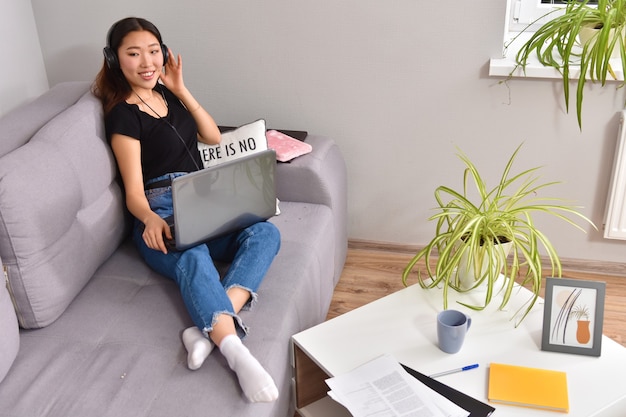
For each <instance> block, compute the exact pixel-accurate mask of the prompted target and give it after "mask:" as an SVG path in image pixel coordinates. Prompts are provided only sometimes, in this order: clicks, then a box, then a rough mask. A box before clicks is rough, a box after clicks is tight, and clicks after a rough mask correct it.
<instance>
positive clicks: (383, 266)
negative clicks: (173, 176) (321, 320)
mask: <svg viewBox="0 0 626 417" xmlns="http://www.w3.org/2000/svg"><path fill="white" fill-rule="evenodd" d="M355 246H356V247H355ZM411 258H412V254H411V253H408V252H407V251H395V250H388V249H371V248H362V247H359V245H351V246H350V248H349V250H348V259H347V261H346V265H345V268H344V271H343V274H342V276H341V279H340V280H339V283H338V284H337V287H336V289H335V293H334V295H333V299H332V302H331V306H330V311H329V312H328V319H330V318H333V317H336V316H338V315H340V314H343V313H346V312H348V311H350V310H352V309H354V308H357V307H360V306H362V305H364V304H367V303H369V302H371V301H374V300H376V299H378V298H381V297H384V296H385V295H388V294H391V293H393V292H395V291H398V290H401V289H402V288H404V285H403V284H402V278H401V276H402V271H403V270H404V267H405V266H406V265H407V263H408V262H409V260H410V259H411ZM565 267H566V266H565V264H564V268H565ZM563 276H564V277H568V278H578V279H585V280H599V281H604V282H606V299H605V309H604V329H603V333H604V334H605V335H606V336H608V337H610V338H611V339H613V340H615V341H617V342H618V343H620V344H622V345H623V346H626V276H624V275H623V274H621V275H608V274H606V275H601V274H596V273H591V272H588V271H586V272H581V271H577V270H573V269H569V270H568V269H564V270H563ZM542 296H543V293H542Z"/></svg>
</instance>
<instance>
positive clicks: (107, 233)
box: [0, 93, 126, 328]
mask: <svg viewBox="0 0 626 417" xmlns="http://www.w3.org/2000/svg"><path fill="white" fill-rule="evenodd" d="M103 137H104V126H103V122H102V106H101V104H100V102H99V101H98V100H97V99H96V98H95V97H94V96H93V95H91V93H87V94H85V95H84V96H83V97H82V98H81V99H80V100H79V101H78V102H77V103H76V104H75V105H73V106H72V107H70V108H69V109H67V110H66V111H64V112H62V113H61V114H59V115H58V116H56V117H55V118H54V119H52V120H51V121H50V122H49V123H47V124H46V125H45V126H44V127H43V128H42V129H40V130H39V131H38V132H37V133H36V134H35V135H34V136H33V137H32V139H31V140H30V141H29V142H28V143H27V144H26V145H24V146H22V147H20V148H19V149H17V150H15V151H13V152H11V153H9V154H7V155H5V156H3V157H2V158H0V256H1V257H2V261H3V264H4V267H5V268H6V269H7V272H8V279H9V283H10V286H9V287H10V289H11V291H12V292H13V296H14V299H15V304H16V309H17V316H18V319H19V321H20V325H21V326H22V327H24V328H39V327H43V326H46V325H48V324H50V323H51V322H53V321H54V320H55V319H56V318H57V317H59V315H60V314H61V313H63V311H64V310H65V308H66V307H67V306H68V304H69V303H70V302H71V301H72V300H73V299H74V297H75V296H76V294H78V292H79V291H80V290H81V289H82V288H83V286H84V285H85V284H86V282H87V281H88V280H89V279H90V278H91V276H92V274H93V273H94V271H95V270H96V269H97V268H98V266H100V264H102V262H103V261H104V260H106V259H107V258H108V257H109V256H110V255H111V253H113V251H114V250H115V248H116V247H117V246H118V245H119V243H120V242H121V241H122V239H123V236H124V233H125V230H124V229H125V227H124V226H125V224H126V223H125V221H124V220H125V215H124V213H125V212H124V209H123V196H122V192H121V189H120V187H119V185H118V183H117V181H116V173H117V171H116V166H115V161H114V158H113V156H112V154H111V152H110V148H109V147H108V146H107V144H106V142H105V140H104V139H103ZM85 155H89V157H88V158H86V157H85Z"/></svg>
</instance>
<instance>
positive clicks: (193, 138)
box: [94, 18, 280, 402]
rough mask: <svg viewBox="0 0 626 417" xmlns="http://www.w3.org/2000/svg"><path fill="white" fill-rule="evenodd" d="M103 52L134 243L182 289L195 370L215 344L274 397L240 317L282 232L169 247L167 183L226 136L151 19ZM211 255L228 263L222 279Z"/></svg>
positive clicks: (117, 34) (249, 386)
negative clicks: (245, 341) (194, 93)
mask: <svg viewBox="0 0 626 417" xmlns="http://www.w3.org/2000/svg"><path fill="white" fill-rule="evenodd" d="M104 56H105V61H104V64H103V66H102V69H101V70H100V72H99V74H98V76H97V78H96V81H95V84H94V93H95V94H96V96H98V97H99V98H100V100H101V101H102V105H103V108H104V113H105V127H106V134H107V138H108V140H109V143H110V145H111V148H112V149H113V153H114V154H115V158H116V160H117V164H118V167H119V170H120V173H121V176H122V180H123V183H124V188H125V193H126V205H127V207H128V209H129V211H130V212H131V213H132V214H133V216H134V217H135V219H136V220H135V224H134V228H133V239H134V241H135V244H136V246H137V248H138V249H139V252H140V253H141V255H142V256H143V258H144V260H145V261H146V263H147V264H148V265H149V266H150V267H152V268H153V269H154V270H156V271H157V272H159V273H161V274H162V275H164V276H166V277H169V278H171V279H172V280H174V281H175V282H176V283H177V284H178V287H179V288H180V292H181V294H182V298H183V301H184V303H185V306H186V307H187V310H188V312H189V314H190V316H191V319H192V320H193V322H194V324H195V327H191V328H189V329H186V330H185V331H184V332H183V343H184V345H185V348H186V349H187V351H188V360H187V361H188V366H189V368H190V369H198V368H199V367H200V366H201V365H202V363H203V362H204V360H205V359H206V358H207V357H208V355H209V354H210V353H211V350H212V349H213V346H218V347H219V350H220V352H221V353H222V354H223V355H224V357H225V358H226V360H227V362H228V364H229V366H230V368H231V369H232V370H233V371H234V372H235V373H236V374H237V378H238V380H239V384H240V386H241V388H242V390H243V392H244V394H245V395H246V397H247V398H248V399H249V400H250V401H252V402H259V401H263V402H269V401H274V400H275V399H276V398H277V397H278V390H277V388H276V385H275V383H274V381H273V379H272V378H271V376H270V375H269V374H268V373H267V372H266V371H265V369H264V368H263V367H262V366H261V365H260V364H259V362H258V361H257V359H256V358H254V356H252V354H251V353H250V351H249V350H248V349H247V348H246V347H245V346H244V345H243V343H242V342H241V338H242V337H243V336H244V335H245V334H246V333H247V328H246V327H245V326H244V324H243V323H242V321H241V319H240V317H239V316H238V313H239V311H240V310H241V309H242V308H244V307H249V306H251V305H252V303H253V302H254V301H256V297H257V295H256V291H257V289H258V287H259V285H260V283H261V281H262V279H263V277H264V276H265V273H266V272H267V269H268V268H269V266H270V264H271V263H272V261H273V259H274V257H275V256H276V254H277V252H278V249H279V247H280V234H279V232H278V229H277V228H276V227H275V226H274V225H272V224H271V223H269V222H259V223H257V224H254V225H252V226H250V227H248V228H246V229H243V230H241V231H237V232H234V233H232V234H229V235H226V236H224V237H219V238H216V239H214V240H211V241H209V242H207V243H206V244H201V245H199V246H195V247H192V248H190V249H187V250H184V251H175V250H168V248H167V246H166V239H172V235H171V232H170V228H169V226H168V225H167V223H166V221H165V220H164V218H166V217H168V216H171V215H172V214H173V208H172V195H171V187H170V186H168V184H167V183H168V182H171V179H172V178H174V177H176V176H179V175H184V173H187V172H190V171H195V170H199V169H200V167H201V166H202V161H201V158H200V154H199V152H198V148H197V141H198V140H199V141H202V142H204V143H207V144H217V143H219V142H220V132H219V129H218V128H217V126H216V124H215V122H214V121H213V118H212V117H211V116H210V115H209V114H208V113H207V112H206V111H205V110H204V109H203V108H202V106H201V105H200V104H199V103H198V102H197V101H196V99H195V98H194V97H193V96H192V95H191V93H190V92H189V90H187V88H186V87H185V84H184V82H183V76H182V60H181V57H180V55H179V56H178V57H174V56H173V55H172V52H171V50H169V49H168V48H167V47H166V46H165V45H164V44H163V42H162V40H161V35H160V33H159V31H158V29H157V28H156V27H155V26H154V25H153V24H152V23H150V22H148V21H146V20H145V19H141V18H126V19H122V20H120V21H119V22H117V23H115V24H114V25H113V26H112V27H111V29H110V30H109V33H108V35H107V46H106V47H105V48H104ZM159 80H160V82H159ZM207 215H210V213H207ZM213 259H215V260H220V261H225V262H230V263H231V266H230V268H229V270H228V272H227V274H226V275H225V277H224V278H223V279H222V280H220V276H219V274H218V271H217V270H216V268H215V266H214V264H213Z"/></svg>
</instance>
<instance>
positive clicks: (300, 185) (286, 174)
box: [276, 135, 348, 283]
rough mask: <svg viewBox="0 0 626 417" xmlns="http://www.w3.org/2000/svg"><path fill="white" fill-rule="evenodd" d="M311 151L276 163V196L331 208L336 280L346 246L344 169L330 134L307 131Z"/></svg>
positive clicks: (343, 261)
mask: <svg viewBox="0 0 626 417" xmlns="http://www.w3.org/2000/svg"><path fill="white" fill-rule="evenodd" d="M306 142H307V143H309V144H310V145H311V146H312V147H313V150H312V152H310V153H308V154H306V155H303V156H300V157H298V158H295V159H293V160H291V161H290V162H288V163H279V164H278V166H277V167H276V196H277V197H278V199H279V200H281V201H293V202H302V203H313V204H321V205H325V206H328V207H330V209H331V210H332V212H333V219H334V226H335V233H336V240H335V242H336V245H337V251H336V258H335V272H336V276H335V283H336V282H337V280H339V275H340V274H341V271H342V270H343V265H344V263H345V259H346V254H347V246H348V237H347V236H348V232H347V228H348V220H347V219H348V208H347V207H348V203H347V200H348V196H347V170H346V164H345V161H344V159H343V156H342V155H341V152H340V150H339V147H338V146H337V144H336V143H335V142H334V141H333V140H332V139H330V138H327V137H323V136H314V135H309V136H308V137H307V138H306Z"/></svg>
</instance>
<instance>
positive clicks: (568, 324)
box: [541, 278, 606, 356]
mask: <svg viewBox="0 0 626 417" xmlns="http://www.w3.org/2000/svg"><path fill="white" fill-rule="evenodd" d="M605 293H606V283H604V282H597V281H584V280H579V279H569V278H547V279H546V292H545V304H544V307H543V333H542V338H541V349H542V350H549V351H555V352H563V353H575V354H578V355H589V356H600V353H601V351H602V324H603V321H604V297H605Z"/></svg>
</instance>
